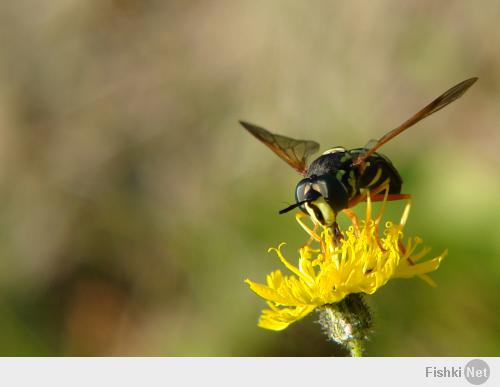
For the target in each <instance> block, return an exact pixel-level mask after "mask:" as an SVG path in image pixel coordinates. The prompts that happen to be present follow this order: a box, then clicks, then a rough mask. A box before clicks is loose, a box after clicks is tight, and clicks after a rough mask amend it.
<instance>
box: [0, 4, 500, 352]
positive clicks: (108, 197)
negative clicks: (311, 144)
mask: <svg viewBox="0 0 500 387" xmlns="http://www.w3.org/2000/svg"><path fill="white" fill-rule="evenodd" d="M498 15H500V2H498V1H496V0H491V1H484V2H481V3H480V4H479V3H473V2H466V1H448V2H436V1H408V2H399V1H396V0H394V1H377V2H369V1H351V2H340V1H315V2H306V1H246V2H243V1H192V2H189V1H155V0H151V1H133V0H114V1H111V0H52V1H50V2H39V1H35V0H20V1H16V2H7V1H4V2H2V3H1V4H0V21H1V22H0V50H1V51H0V54H1V55H0V197H1V200H0V210H1V211H0V214H1V216H0V355H174V356H263V355H268V356H287V355H298V356H302V355H320V356H322V355H345V352H344V351H342V350H341V349H339V348H338V347H336V346H335V345H334V344H332V343H329V342H326V341H325V339H324V337H323V336H322V334H321V333H320V331H319V325H318V324H316V323H315V316H311V317H310V318H308V319H306V320H304V321H301V322H299V323H297V324H295V325H294V326H292V327H290V328H289V329H287V330H286V331H284V332H281V333H276V332H270V331H264V330H261V329H259V328H257V326H256V322H257V318H258V316H259V313H260V310H261V309H262V307H264V305H265V304H264V302H263V301H262V300H260V299H259V298H258V297H257V296H256V295H254V294H253V293H251V292H250V291H249V289H248V288H247V286H246V285H245V284H244V283H243V280H244V279H245V278H247V277H250V278H252V279H253V280H256V281H263V280H264V278H265V274H266V273H267V272H269V271H270V270H272V269H275V268H277V267H279V266H280V265H279V263H278V260H277V259H276V258H275V256H274V255H272V254H268V253H267V252H266V250H267V248H268V247H269V246H276V245H277V244H278V243H280V242H282V241H288V242H290V243H289V247H288V248H287V250H286V251H287V252H288V256H293V254H294V250H295V248H296V247H297V246H298V245H299V244H300V243H302V242H303V241H304V240H305V234H304V233H303V232H302V231H301V230H300V229H299V227H298V226H297V224H296V223H295V221H294V219H293V215H291V214H289V215H286V216H285V215H283V216H278V215H277V211H278V210H279V209H281V208H283V207H284V206H286V205H287V204H289V203H290V202H291V201H293V189H294V187H295V184H296V182H297V181H298V175H296V174H295V172H294V171H293V170H292V169H291V168H289V167H288V166H287V165H286V164H285V163H283V162H282V161H281V160H279V159H278V158H277V157H276V156H275V155H273V154H272V153H271V152H270V151H269V150H268V149H267V148H265V147H264V146H263V145H262V144H260V143H258V142H257V141H256V140H255V139H254V138H252V137H251V136H249V135H248V134H247V133H246V132H244V130H243V129H242V128H241V127H240V126H239V125H238V123H237V120H238V119H245V120H248V121H250V122H254V123H256V124H260V125H262V126H265V127H267V128H269V129H271V130H274V131H276V132H278V133H282V134H285V135H288V136H292V137H296V138H307V139H314V140H316V141H318V142H320V143H321V144H322V149H323V150H324V149H327V148H328V147H331V146H334V145H344V146H346V147H359V146H363V145H365V144H366V143H367V142H368V140H370V139H372V138H377V137H379V136H380V135H382V134H383V133H385V132H386V131H388V130H389V129H391V128H393V127H394V126H396V125H397V124H399V123H400V122H402V121H403V120H405V119H406V118H408V117H409V116H410V115H411V114H413V113H414V112H416V111H417V110H418V109H420V108H421V107H423V106H424V105H425V104H426V103H428V102H430V101H431V100H432V99H433V98H435V97H437V96H438V95H439V94H441V93H442V92H444V91H445V90H446V89H447V88H449V87H451V86H452V85H454V84H455V83H458V82H459V81H461V80H463V79H466V78H468V77H471V76H478V77H479V78H480V80H479V82H478V83H477V84H476V85H474V87H473V88H472V89H471V90H470V91H469V92H468V93H467V94H466V95H465V96H464V97H463V99H461V100H459V101H457V102H455V103H454V104H453V105H450V106H449V107H448V108H447V109H445V110H443V111H441V112H439V113H438V114H436V115H434V116H432V117H431V118H428V119H426V120H425V121H424V122H422V123H420V124H419V125H418V126H416V127H415V128H413V129H411V130H410V131H408V132H406V133H405V134H404V135H402V136H400V137H399V138H397V139H396V140H394V141H392V142H391V143H390V144H388V145H387V146H385V148H384V152H383V153H385V154H387V155H389V156H390V157H391V159H392V160H393V161H394V163H395V165H396V166H397V167H398V168H399V170H400V171H401V174H402V176H403V178H404V180H405V189H404V191H405V192H411V193H412V194H413V195H414V201H413V209H412V214H411V217H410V221H409V225H408V227H407V230H408V233H409V234H418V235H421V236H422V237H423V238H424V240H425V242H426V244H429V245H431V246H433V252H434V253H436V254H437V253H440V252H441V251H442V250H444V249H445V248H448V249H449V255H448V257H447V258H446V260H445V261H444V262H443V264H442V267H441V268H440V269H439V271H438V272H436V273H434V274H433V278H434V279H435V280H436V281H437V283H438V284H439V287H438V288H436V289H433V288H430V287H429V286H427V285H426V284H425V283H424V282H422V281H420V280H418V279H412V280H395V281H392V282H390V283H389V284H388V285H387V286H386V287H384V288H382V289H380V290H379V291H378V292H377V293H376V294H375V295H374V296H371V297H370V298H369V303H370V305H371V306H372V309H373V311H374V315H375V332H374V334H373V337H372V340H371V341H370V342H369V344H368V348H367V355H371V356H386V355H391V356H398V355H402V356H416V355H429V356H430V355H432V356H492V355H499V352H500V351H499V348H500V329H498V325H499V324H498V320H499V317H500V298H499V280H500V231H499V227H498V223H497V222H499V217H500V204H499V201H498V195H499V192H500V179H499V170H500V151H499V144H500V131H499V130H498V126H499V122H500V96H499V92H500V50H499V49H498V41H499V39H500V25H499V24H498ZM401 209H402V204H401V203H391V208H390V210H389V212H388V214H393V216H394V217H396V216H398V214H399V213H400V212H401ZM391 216H392V215H391Z"/></svg>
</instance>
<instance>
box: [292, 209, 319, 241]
mask: <svg viewBox="0 0 500 387" xmlns="http://www.w3.org/2000/svg"><path fill="white" fill-rule="evenodd" d="M304 217H309V216H308V215H306V214H304V213H303V212H297V213H296V214H295V220H296V221H297V223H298V224H300V226H301V227H302V228H303V229H304V231H305V232H306V233H308V234H309V236H310V238H309V240H308V241H307V242H306V243H305V245H309V244H311V242H312V241H313V240H316V241H318V242H319V241H321V238H320V237H319V235H318V234H316V228H317V227H318V225H317V224H316V223H315V224H314V229H312V230H311V229H310V228H309V227H308V226H307V225H306V224H305V223H304V222H303V221H302V218H304Z"/></svg>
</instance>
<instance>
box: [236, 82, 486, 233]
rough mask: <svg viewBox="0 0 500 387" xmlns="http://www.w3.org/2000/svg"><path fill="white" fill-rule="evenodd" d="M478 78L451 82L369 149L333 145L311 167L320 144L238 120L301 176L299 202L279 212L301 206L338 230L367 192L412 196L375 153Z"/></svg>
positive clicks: (383, 158)
mask: <svg viewBox="0 0 500 387" xmlns="http://www.w3.org/2000/svg"><path fill="white" fill-rule="evenodd" d="M477 79H478V78H477V77H474V78H469V79H466V80H465V81H462V82H460V83H459V84H457V85H455V86H453V87H452V88H451V89H449V90H447V91H446V92H444V93H443V94H442V95H440V96H439V97H437V98H436V99H435V100H433V101H432V102H431V103H430V104H428V105H427V106H425V107H424V108H423V109H421V110H420V111H418V112H417V113H416V114H414V115H413V116H412V117H410V118H409V119H407V120H406V121H405V122H403V123H402V124H401V125H399V126H398V127H396V128H395V129H393V130H391V131H389V132H387V133H386V134H385V135H384V136H382V137H381V138H380V139H378V140H375V141H370V142H369V143H368V144H367V145H366V146H365V147H363V148H354V149H346V148H344V147H334V148H332V149H329V150H327V151H326V152H324V153H323V154H322V155H321V156H319V157H318V158H317V159H316V160H314V161H313V162H312V163H311V164H310V165H309V167H307V159H308V158H309V157H310V156H311V155H312V154H314V153H316V152H317V151H318V150H319V144H318V143H317V142H315V141H310V140H296V139H293V138H289V137H285V136H282V135H279V134H274V133H271V132H269V131H268V130H266V129H264V128H261V127H259V126H256V125H253V124H250V123H248V122H245V121H240V124H241V125H242V126H243V127H244V128H245V129H246V130H248V131H249V132H250V133H251V134H252V135H253V136H255V137H256V138H257V139H258V140H260V141H262V142H263V143H264V144H265V145H267V146H268V147H269V148H270V149H271V150H272V151H273V152H274V153H276V154H277V155H278V156H279V157H280V158H281V159H282V160H284V161H285V162H287V163H288V164H289V165H290V166H291V167H293V168H294V169H295V170H296V171H297V172H299V173H300V174H301V175H302V176H303V179H302V180H300V181H299V182H298V183H297V186H296V188H295V203H294V204H292V205H290V206H288V207H287V208H285V209H283V210H281V211H279V213H280V214H284V213H286V212H289V211H291V210H293V209H294V208H297V207H299V208H300V209H301V210H302V212H303V213H305V214H307V215H309V216H310V217H311V218H312V220H313V223H314V224H315V225H322V226H324V227H328V228H332V229H333V230H334V231H336V233H337V232H338V226H337V223H336V219H337V215H338V213H339V212H341V211H343V212H344V213H346V214H347V215H348V216H349V217H350V218H351V219H353V217H354V216H355V215H354V214H353V212H352V211H351V210H350V208H351V207H354V206H355V205H356V204H358V203H360V202H362V201H364V200H366V198H367V197H368V195H369V197H370V199H371V200H372V201H385V200H401V199H405V198H409V197H410V195H408V194H402V193H401V189H402V185H403V180H402V178H401V175H400V174H399V172H398V170H397V169H396V167H394V165H393V163H392V162H391V160H390V159H389V158H388V157H386V156H384V155H383V154H381V153H378V152H377V151H378V149H380V148H381V147H382V146H383V145H384V144H386V143H387V142H389V141H390V140H392V139H393V138H394V137H396V136H398V135H399V134H401V133H402V132H403V131H405V130H406V129H408V128H410V127H411V126H413V125H415V124H416V123H417V122H419V121H421V120H423V119H424V118H426V117H428V116H430V115H431V114H433V113H435V112H437V111H438V110H441V109H442V108H444V107H445V106H447V105H449V104H450V103H452V102H453V101H455V100H457V99H458V98H460V97H461V96H462V95H463V94H464V93H465V92H466V91H467V90H468V89H469V88H470V87H471V86H472V85H473V84H474V83H475V82H476V81H477Z"/></svg>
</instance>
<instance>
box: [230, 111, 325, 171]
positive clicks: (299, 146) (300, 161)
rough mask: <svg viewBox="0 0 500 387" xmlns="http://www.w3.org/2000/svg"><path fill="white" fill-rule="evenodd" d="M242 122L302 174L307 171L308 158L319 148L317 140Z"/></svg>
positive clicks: (241, 122)
mask: <svg viewBox="0 0 500 387" xmlns="http://www.w3.org/2000/svg"><path fill="white" fill-rule="evenodd" d="M240 124H241V125H242V126H243V127H244V128H245V129H246V130H248V131H249V132H250V133H251V134H252V135H253V136H255V137H256V138H257V139H259V140H260V141H262V142H263V143H264V144H265V145H267V146H268V147H269V148H270V149H271V150H272V151H273V152H274V153H276V154H277V155H278V156H279V157H280V158H281V159H283V160H284V161H286V162H287V163H288V164H289V165H290V166H291V167H293V168H294V169H295V170H296V171H298V172H299V173H301V174H302V175H304V174H305V173H306V172H307V158H308V157H309V156H310V155H312V154H313V153H316V152H317V151H318V149H319V144H318V143H317V142H315V141H308V140H295V139H293V138H289V137H285V136H281V135H279V134H274V133H271V132H269V131H267V130H266V129H264V128H261V127H259V126H256V125H253V124H249V123H248V122H244V121H240Z"/></svg>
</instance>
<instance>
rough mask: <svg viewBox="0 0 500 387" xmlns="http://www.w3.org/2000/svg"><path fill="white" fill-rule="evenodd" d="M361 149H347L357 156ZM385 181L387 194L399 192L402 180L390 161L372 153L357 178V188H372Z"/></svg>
mask: <svg viewBox="0 0 500 387" xmlns="http://www.w3.org/2000/svg"><path fill="white" fill-rule="evenodd" d="M360 151H362V149H353V150H351V151H349V153H351V154H352V155H353V156H354V157H357V155H358V154H359V152H360ZM386 181H388V183H389V194H399V193H401V187H402V185H403V180H402V179H401V176H400V175H399V172H398V171H397V169H396V168H395V167H394V165H393V164H392V162H391V161H390V160H389V159H388V158H387V157H385V156H384V155H382V154H379V153H374V154H373V155H371V156H370V157H369V158H368V159H367V160H366V163H365V165H364V168H363V170H362V171H361V173H360V176H359V179H358V187H357V190H358V191H359V190H360V189H363V188H368V189H370V190H373V189H375V188H377V187H379V186H381V185H382V184H384V183H385V182H386Z"/></svg>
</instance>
